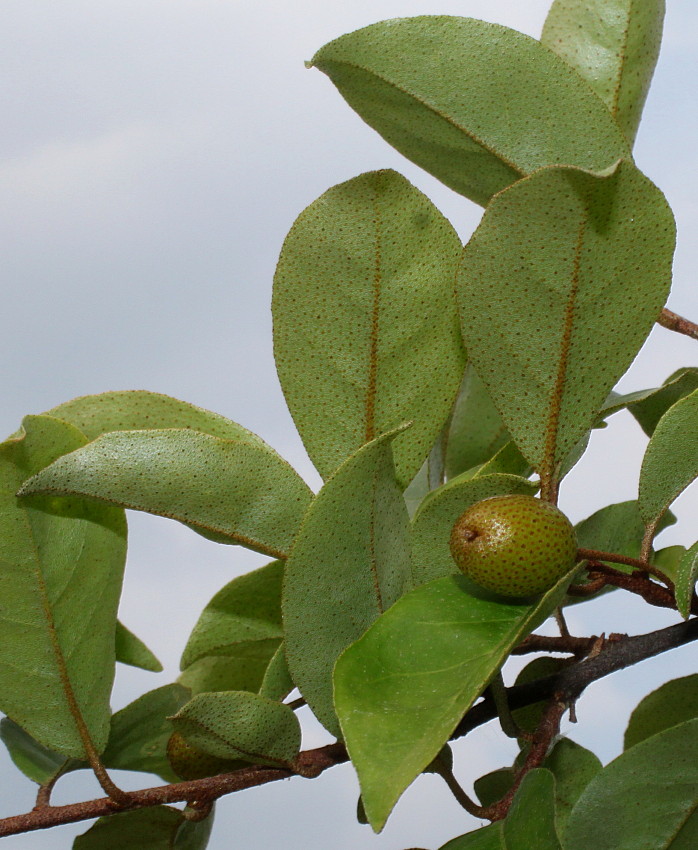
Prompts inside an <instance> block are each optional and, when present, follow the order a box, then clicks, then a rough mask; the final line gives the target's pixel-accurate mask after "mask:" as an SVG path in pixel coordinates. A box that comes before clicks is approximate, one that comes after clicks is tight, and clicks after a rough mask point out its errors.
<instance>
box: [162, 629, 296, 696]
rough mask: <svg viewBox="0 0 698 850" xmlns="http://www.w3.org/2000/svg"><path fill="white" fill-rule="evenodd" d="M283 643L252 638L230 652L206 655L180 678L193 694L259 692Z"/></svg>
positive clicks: (180, 681)
mask: <svg viewBox="0 0 698 850" xmlns="http://www.w3.org/2000/svg"><path fill="white" fill-rule="evenodd" d="M278 647H279V641H278V640H277V641H272V640H268V641H251V642H250V643H244V644H240V645H239V646H236V647H233V648H232V649H231V654H230V655H206V656H204V657H203V658H199V659H198V660H197V661H194V662H193V664H190V665H189V667H187V668H186V670H184V671H183V672H182V673H181V674H180V676H179V677H178V679H177V681H178V682H179V683H180V684H181V685H184V686H185V687H186V688H189V689H190V690H191V692H192V694H194V695H196V694H201V693H209V692H211V691H251V692H253V693H256V692H257V691H258V690H259V689H260V687H261V686H262V682H263V681H264V676H265V675H266V672H267V670H268V668H269V665H270V663H271V661H272V659H273V657H274V655H275V653H276V651H277V649H278Z"/></svg>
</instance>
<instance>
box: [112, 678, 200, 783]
mask: <svg viewBox="0 0 698 850" xmlns="http://www.w3.org/2000/svg"><path fill="white" fill-rule="evenodd" d="M190 698H191V691H189V689H188V688H185V687H183V686H182V685H178V684H174V683H173V684H170V685H164V686H163V687H161V688H156V689H155V690H153V691H148V692H147V693H145V694H143V695H142V696H140V697H138V699H136V700H134V701H133V702H132V703H129V705H127V706H126V707H125V708H122V709H121V711H117V712H116V714H115V715H114V716H113V717H112V721H111V730H110V732H109V742H108V743H107V746H106V749H105V750H104V753H103V754H102V761H103V762H104V765H105V766H106V767H108V768H114V769H117V770H139V771H145V772H146V773H155V774H157V775H158V776H161V777H162V778H163V779H164V780H165V781H166V782H177V781H178V777H177V775H176V774H175V773H174V772H173V770H172V768H171V767H170V763H169V761H168V760H167V741H168V739H169V737H170V735H171V734H172V732H173V731H174V728H173V726H172V723H171V722H170V719H169V718H170V717H171V715H173V714H175V713H176V712H177V711H179V709H180V708H181V707H182V706H183V705H185V704H186V703H187V702H188V701H189V699H190Z"/></svg>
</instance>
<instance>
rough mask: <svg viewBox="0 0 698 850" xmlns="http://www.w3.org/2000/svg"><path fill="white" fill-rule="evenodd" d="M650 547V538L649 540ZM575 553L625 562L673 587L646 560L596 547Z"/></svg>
mask: <svg viewBox="0 0 698 850" xmlns="http://www.w3.org/2000/svg"><path fill="white" fill-rule="evenodd" d="M650 547H651V540H650ZM577 555H578V556H579V557H580V558H584V559H585V560H587V561H594V562H604V561H607V562H609V563H612V564H625V565H626V566H628V567H635V569H637V570H642V571H643V572H646V573H650V574H651V575H653V576H654V577H655V578H658V579H659V580H660V581H661V582H663V583H664V584H665V585H666V586H667V587H668V588H669V589H670V590H673V589H674V582H673V581H672V580H671V579H670V578H669V576H668V575H666V574H665V573H663V572H662V571H661V570H660V569H657V567H654V566H652V564H650V563H649V562H648V561H646V560H641V559H640V558H631V557H629V556H628V555H617V554H616V553H615V552H600V551H599V550H598V549H577Z"/></svg>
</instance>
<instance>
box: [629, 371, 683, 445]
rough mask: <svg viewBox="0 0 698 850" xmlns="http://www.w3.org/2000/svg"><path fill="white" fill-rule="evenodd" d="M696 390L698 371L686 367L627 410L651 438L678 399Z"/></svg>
mask: <svg viewBox="0 0 698 850" xmlns="http://www.w3.org/2000/svg"><path fill="white" fill-rule="evenodd" d="M696 389H698V369H696V368H694V367H687V368H685V369H679V370H678V371H676V372H674V373H673V374H672V375H670V376H669V377H668V378H667V379H666V381H664V383H663V384H662V386H661V387H659V388H658V389H656V390H653V391H651V392H649V394H648V395H647V396H646V397H645V398H642V399H640V400H639V401H636V402H634V403H632V404H630V405H628V410H629V411H630V412H631V413H632V415H633V416H634V417H635V419H637V421H638V422H639V424H640V427H641V428H642V430H643V431H644V432H645V434H647V436H648V437H651V436H652V434H654V431H655V429H656V427H657V425H658V424H659V420H660V419H661V418H662V416H664V414H665V413H666V412H667V410H669V408H670V407H671V406H672V405H673V404H676V402H677V401H679V399H682V398H685V396H687V395H689V394H690V393H692V392H693V391H694V390H696Z"/></svg>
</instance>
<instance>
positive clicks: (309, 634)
mask: <svg viewBox="0 0 698 850" xmlns="http://www.w3.org/2000/svg"><path fill="white" fill-rule="evenodd" d="M398 433H399V431H392V432H389V433H387V434H384V435H382V436H381V437H378V438H377V439H375V440H373V441H372V442H370V443H368V444H367V445H365V446H364V447H363V448H361V449H359V451H358V452H356V453H355V454H354V455H352V456H351V457H350V458H349V459H348V460H347V461H345V462H344V463H343V464H342V466H340V467H339V469H338V470H337V472H335V474H334V475H333V476H332V478H330V479H329V481H328V482H327V483H326V484H325V486H324V487H323V488H322V490H321V491H320V492H319V493H318V495H317V496H316V497H315V500H314V501H313V503H312V505H311V506H310V508H309V510H308V513H307V514H306V517H305V519H304V521H303V525H302V527H301V530H300V532H299V533H298V536H297V538H296V541H295V543H294V545H293V550H292V552H291V557H290V558H289V559H288V561H287V563H286V569H285V576H284V591H283V604H282V607H283V616H284V633H285V646H286V660H287V661H288V667H289V670H290V672H291V676H292V678H293V681H294V682H295V683H296V685H297V687H298V688H299V690H300V692H301V694H302V695H303V697H304V698H305V700H306V701H307V703H308V704H309V705H310V707H311V709H312V710H313V713H314V714H315V715H316V717H317V718H318V719H319V720H320V722H321V723H322V724H323V725H324V726H325V727H326V728H327V729H328V730H329V731H330V732H332V733H333V734H335V735H338V734H339V725H338V723H337V719H336V716H335V713H334V706H333V700H332V669H333V667H334V662H335V661H336V659H337V657H338V656H339V654H340V653H341V652H342V650H343V649H345V648H346V647H347V646H349V644H351V643H353V642H354V641H355V640H356V639H357V638H358V637H360V636H361V635H362V634H363V633H364V632H365V631H366V629H367V628H368V627H369V626H370V625H371V623H373V622H374V621H375V620H376V619H377V618H378V617H379V616H380V614H382V613H383V611H386V610H387V609H388V608H390V606H391V605H392V604H393V603H394V602H395V601H396V600H397V599H398V598H399V597H400V596H401V595H402V594H403V593H404V592H405V590H406V589H407V588H408V587H409V583H410V566H409V539H408V528H409V524H408V519H407V511H406V509H405V503H404V500H403V497H402V492H401V490H400V488H399V487H398V485H397V482H396V481H395V473H394V469H393V464H392V459H391V458H392V455H391V451H390V444H391V442H392V440H393V438H394V437H395V436H396V434H398Z"/></svg>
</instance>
